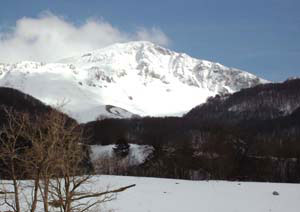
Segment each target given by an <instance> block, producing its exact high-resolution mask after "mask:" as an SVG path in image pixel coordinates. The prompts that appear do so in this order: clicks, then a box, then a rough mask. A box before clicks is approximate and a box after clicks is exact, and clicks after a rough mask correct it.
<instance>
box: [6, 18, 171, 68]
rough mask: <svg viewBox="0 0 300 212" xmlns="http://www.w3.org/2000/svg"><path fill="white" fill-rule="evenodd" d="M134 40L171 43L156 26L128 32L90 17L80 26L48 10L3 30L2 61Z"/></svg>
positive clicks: (36, 58) (54, 57)
mask: <svg viewBox="0 0 300 212" xmlns="http://www.w3.org/2000/svg"><path fill="white" fill-rule="evenodd" d="M132 40H147V41H151V42H154V43H157V44H160V45H165V46H167V45H168V44H169V43H170V39H169V38H168V37H167V36H166V34H165V33H164V32H163V31H161V30H160V29H158V28H155V27H153V28H150V29H147V28H138V29H137V30H136V31H135V32H134V33H127V32H124V31H121V30H119V29H118V28H116V27H114V26H112V25H111V24H110V23H108V22H106V21H104V20H102V19H87V20H86V21H85V22H84V24H81V25H79V26H78V25H75V24H74V23H72V22H70V21H67V20H65V19H64V18H62V17H59V16H56V15H54V14H52V13H49V12H47V13H42V14H41V15H40V16H39V17H38V18H27V17H24V18H21V19H19V20H18V21H17V22H16V26H15V27H14V28H12V30H11V31H10V32H0V62H17V61H21V60H33V61H43V62H44V61H45V62H51V61H55V60H58V59H61V58H64V57H68V56H71V55H74V54H76V53H81V52H85V51H89V50H93V49H98V48H103V47H105V46H108V45H110V44H113V43H116V42H126V41H132Z"/></svg>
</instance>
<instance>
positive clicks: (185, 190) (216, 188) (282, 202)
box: [0, 176, 300, 212]
mask: <svg viewBox="0 0 300 212" xmlns="http://www.w3.org/2000/svg"><path fill="white" fill-rule="evenodd" d="M132 184H136V186H135V187H133V188H130V189H128V190H126V191H124V192H122V193H119V195H118V196H117V199H116V200H114V201H111V202H107V203H105V205H103V206H102V208H101V211H107V212H108V211H111V210H113V211H116V212H202V211H203V212H298V211H300V204H299V199H300V184H283V183H282V184H276V183H250V182H249V183H248V182H228V181H186V180H175V179H161V178H144V177H121V176H94V177H93V178H92V181H91V184H90V189H91V190H94V191H98V192H99V191H101V190H102V191H103V190H104V189H106V188H107V186H109V188H111V189H114V188H119V187H123V186H128V185H132ZM90 189H88V190H90ZM86 190H87V187H86ZM274 191H276V192H278V193H279V195H273V192H274ZM28 192H29V191H28V190H27V191H23V192H22V195H28V197H29V193H28ZM0 197H1V195H0ZM39 204H40V205H39V207H38V208H39V210H38V211H43V210H42V209H41V208H42V203H39ZM23 205H26V203H25V202H23ZM4 209H5V208H4V206H0V210H4ZM97 211H99V210H97Z"/></svg>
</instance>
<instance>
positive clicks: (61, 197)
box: [0, 109, 134, 212]
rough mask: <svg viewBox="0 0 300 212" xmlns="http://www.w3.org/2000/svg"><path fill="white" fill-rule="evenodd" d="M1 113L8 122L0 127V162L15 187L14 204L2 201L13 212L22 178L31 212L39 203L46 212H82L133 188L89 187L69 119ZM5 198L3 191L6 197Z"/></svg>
mask: <svg viewBox="0 0 300 212" xmlns="http://www.w3.org/2000/svg"><path fill="white" fill-rule="evenodd" d="M5 111H6V116H7V120H8V121H7V124H5V125H4V126H3V127H2V129H1V134H0V141H1V146H0V160H1V161H2V163H3V164H4V166H5V167H6V169H7V171H6V172H5V173H7V175H8V176H7V177H8V178H9V179H11V180H12V182H13V185H14V187H13V194H14V197H15V198H14V201H12V202H9V201H5V204H6V205H7V206H9V207H10V208H11V209H12V210H13V211H15V212H20V211H21V204H20V194H19V193H20V184H19V182H20V179H21V178H20V177H22V176H26V178H27V179H31V182H32V185H31V186H30V189H31V197H30V199H29V200H28V201H27V203H28V210H29V211H30V212H35V211H36V209H37V208H38V202H40V201H41V202H42V203H43V209H44V211H45V212H48V211H51V208H52V207H54V208H59V209H60V211H62V212H73V211H76V212H84V211H88V210H89V209H91V208H93V207H94V206H96V205H99V204H101V203H103V202H107V201H110V200H113V199H114V198H115V194H116V193H118V192H121V191H124V190H125V189H127V188H130V187H132V186H134V185H131V186H127V187H123V188H119V189H116V190H109V189H106V190H105V191H97V190H92V189H89V188H90V187H89V186H88V185H89V184H90V182H91V176H90V175H88V174H87V173H86V172H85V171H84V168H83V162H84V160H85V159H86V158H87V155H86V154H88V152H87V151H85V148H84V144H83V142H84V141H83V136H82V132H81V130H80V128H79V127H78V124H77V123H76V122H75V121H74V120H71V119H70V118H68V117H67V116H65V115H63V114H61V113H58V112H57V111H55V110H51V111H49V112H47V113H44V114H39V115H34V116H32V115H31V116H30V115H29V114H26V113H16V112H14V111H13V110H7V109H6V110H5ZM17 166H19V167H21V168H20V169H19V170H22V172H21V175H20V173H19V172H16V170H17V169H16V167H17ZM6 194H7V191H6V192H5V197H6ZM5 200H7V199H6V198H5Z"/></svg>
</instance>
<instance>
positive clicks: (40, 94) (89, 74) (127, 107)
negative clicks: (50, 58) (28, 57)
mask: <svg viewBox="0 0 300 212" xmlns="http://www.w3.org/2000/svg"><path fill="white" fill-rule="evenodd" d="M266 82H267V81H265V80H262V79H260V78H258V77H256V76H254V75H252V74H250V73H247V72H244V71H240V70H237V69H233V68H228V67H225V66H223V65H221V64H219V63H213V62H209V61H205V60H198V59H195V58H192V57H190V56H188V55H186V54H182V53H176V52H173V51H170V50H168V49H165V48H162V47H160V46H157V45H155V44H153V43H150V42H141V41H139V42H129V43H122V44H114V45H112V46H109V47H106V48H103V49H100V50H95V51H91V52H87V53H84V54H82V55H79V56H74V57H70V58H66V59H62V60H61V61H59V62H58V63H52V64H43V63H36V62H26V61H25V62H20V63H17V64H0V86H7V87H14V88H17V89H20V90H22V91H23V92H25V93H29V94H31V95H32V96H34V97H36V98H38V99H40V100H42V101H44V102H45V103H47V104H57V103H61V102H62V101H64V102H66V103H67V104H66V106H65V107H64V110H65V111H66V112H67V113H68V114H69V115H71V116H72V117H74V118H75V119H77V120H78V121H80V122H87V121H91V120H95V119H96V118H98V117H99V115H101V117H100V118H103V117H119V118H122V117H126V118H129V117H131V116H133V115H134V114H137V115H140V116H146V115H150V116H165V115H182V114H183V113H185V112H187V111H188V110H190V109H191V108H193V107H194V106H196V105H199V104H201V103H203V102H205V100H206V99H207V97H209V96H212V95H215V94H220V93H228V92H229V93H232V92H235V91H238V90H240V89H242V88H247V87H251V86H254V85H257V84H260V83H266ZM107 106H114V107H116V108H117V109H116V110H114V111H117V112H116V113H111V110H109V109H108V107H107Z"/></svg>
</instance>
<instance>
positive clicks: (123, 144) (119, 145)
mask: <svg viewBox="0 0 300 212" xmlns="http://www.w3.org/2000/svg"><path fill="white" fill-rule="evenodd" d="M129 149H130V145H129V144H128V142H127V140H126V139H124V138H119V139H118V140H117V142H116V144H115V146H114V147H113V150H114V153H115V154H116V156H118V157H126V156H127V155H128V154H129Z"/></svg>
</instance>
